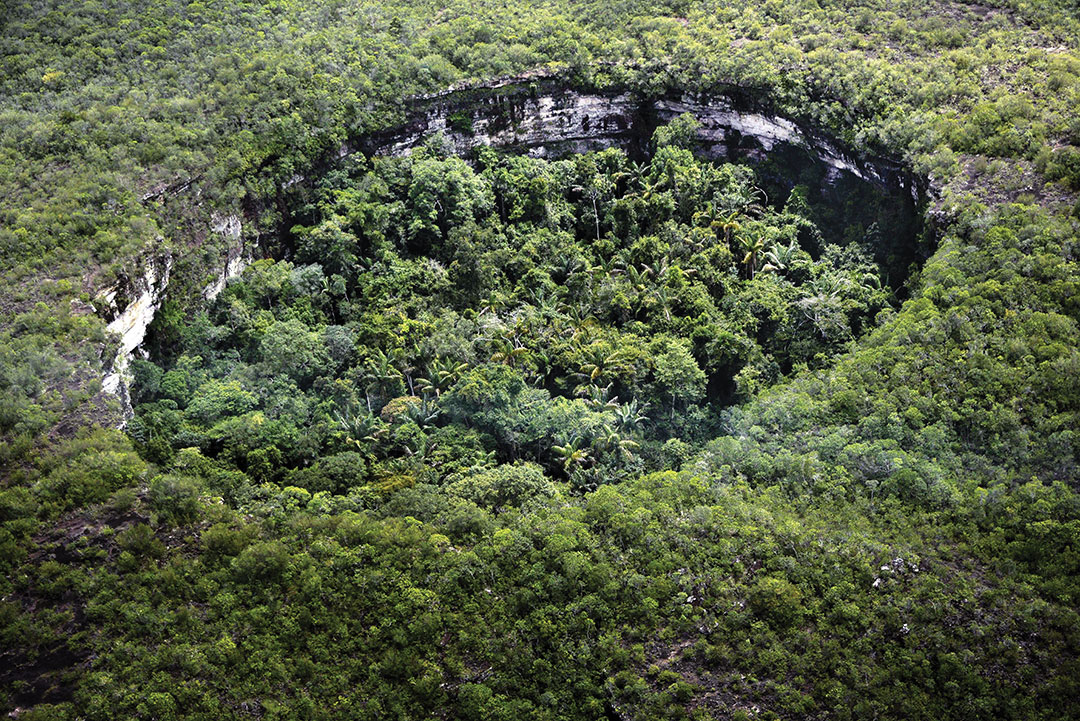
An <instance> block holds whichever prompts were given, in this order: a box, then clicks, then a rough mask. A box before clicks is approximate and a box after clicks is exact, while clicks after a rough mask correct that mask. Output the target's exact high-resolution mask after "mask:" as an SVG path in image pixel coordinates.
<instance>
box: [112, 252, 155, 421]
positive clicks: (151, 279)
mask: <svg viewBox="0 0 1080 721" xmlns="http://www.w3.org/2000/svg"><path fill="white" fill-rule="evenodd" d="M171 270H172V258H171V257H169V256H166V257H165V258H164V259H163V260H162V261H161V262H160V263H157V262H151V263H148V264H147V266H146V270H145V272H144V273H143V276H142V278H140V279H139V281H138V282H137V283H136V288H137V289H138V290H139V294H138V295H137V296H136V297H135V300H133V301H131V303H129V304H128V305H127V307H126V308H124V310H123V311H121V312H120V314H119V315H117V316H116V318H114V319H113V321H112V322H111V323H109V325H108V326H106V328H105V329H106V330H107V331H108V332H109V333H116V334H117V335H119V336H120V350H118V351H117V353H116V358H115V359H114V360H113V364H112V370H111V371H110V372H109V373H107V374H106V375H105V378H104V379H102V382H101V387H102V390H103V391H104V392H106V393H112V394H119V395H121V396H122V397H123V398H124V401H125V404H126V402H127V384H128V382H129V381H130V377H129V372H128V369H129V367H130V365H131V358H132V355H133V354H134V352H135V349H136V348H138V347H139V346H140V345H142V342H143V340H145V338H146V329H147V328H149V327H150V323H151V322H152V321H153V320H154V313H156V312H157V309H158V308H159V307H161V301H162V299H163V298H164V295H165V288H166V286H168V284H169V272H170V271H171ZM116 294H117V289H115V288H113V289H110V291H108V292H107V293H105V295H104V299H105V300H106V301H107V302H109V303H111V302H113V300H114V299H115V298H116Z"/></svg>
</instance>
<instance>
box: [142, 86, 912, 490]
mask: <svg viewBox="0 0 1080 721" xmlns="http://www.w3.org/2000/svg"><path fill="white" fill-rule="evenodd" d="M927 194H928V191H927V186H926V183H925V182H924V181H922V180H920V179H919V178H917V177H915V176H914V175H912V174H911V173H910V172H908V171H907V170H906V169H905V168H904V167H903V166H902V165H901V164H900V163H897V162H895V161H893V160H890V159H888V158H884V157H873V156H868V155H865V154H863V155H859V154H855V153H852V152H849V151H846V150H845V149H844V148H843V147H842V145H841V144H840V143H838V142H837V141H835V140H834V139H831V138H829V137H828V136H827V135H825V134H822V133H819V132H817V131H814V130H813V129H811V128H808V127H805V126H802V125H800V124H798V123H795V122H792V121H790V120H787V119H785V118H783V117H778V116H776V115H774V114H771V113H769V112H767V110H765V109H763V108H762V107H760V106H759V105H758V104H756V103H755V101H754V100H753V97H752V96H747V95H738V94H733V93H731V92H729V93H727V94H724V95H717V96H711V97H706V96H689V95H669V96H664V97H660V98H653V99H650V100H642V99H640V98H637V97H635V96H633V95H631V94H628V93H624V94H619V93H585V92H576V91H570V90H567V89H565V88H563V87H558V86H556V85H553V84H545V83H542V82H541V83H538V82H536V81H523V82H519V83H516V84H515V83H509V84H507V83H503V84H496V85H493V86H489V87H484V88H479V89H477V88H474V89H469V90H462V91H457V92H452V93H445V94H440V95H437V96H433V97H428V98H421V99H416V100H413V101H409V102H408V103H406V104H405V106H404V108H403V109H402V113H401V122H399V123H397V124H395V125H393V126H392V127H390V128H388V129H385V130H382V131H380V132H377V133H371V134H367V135H364V136H362V137H358V138H355V139H353V140H352V141H350V142H349V143H347V144H345V145H343V146H342V147H341V149H340V151H339V152H338V153H337V154H336V155H335V156H334V157H333V158H329V159H326V160H325V161H324V163H323V164H322V165H321V166H320V167H318V168H316V169H313V170H312V171H311V172H310V173H309V174H308V175H307V176H305V177H300V176H297V177H296V178H294V179H293V180H292V181H290V182H289V183H286V184H284V185H283V186H282V188H281V191H280V197H279V198H278V199H277V207H278V208H280V209H281V210H280V212H281V215H282V217H283V221H282V222H281V224H280V228H279V232H278V233H277V234H276V235H274V236H273V237H272V238H269V239H266V238H264V239H263V241H262V251H263V255H264V256H266V257H267V260H265V261H263V262H260V263H255V264H254V265H253V266H252V267H249V268H248V269H247V270H246V271H244V273H243V274H242V275H241V276H240V277H238V278H236V279H234V280H233V281H231V282H230V283H229V284H228V286H227V287H225V289H224V290H223V291H222V292H221V293H220V295H217V296H216V298H215V299H214V300H213V301H212V302H210V303H209V304H207V307H205V308H201V309H198V311H197V312H194V313H193V314H190V315H188V316H184V315H182V314H179V313H176V312H172V313H165V314H159V315H160V318H158V319H155V321H154V323H153V324H152V325H151V328H150V333H149V336H148V339H147V343H146V346H147V348H148V349H149V350H150V360H148V361H141V362H137V363H136V366H135V369H134V370H135V384H134V386H133V396H132V399H133V402H134V404H135V408H136V415H135V418H134V420H133V421H132V423H131V425H130V432H131V433H132V435H133V437H134V438H135V439H136V441H138V442H139V443H140V444H142V447H143V448H144V450H146V452H147V453H149V454H150V455H151V457H155V458H157V459H159V460H167V459H168V458H169V457H170V456H171V455H172V454H175V452H176V451H177V449H179V448H184V447H192V446H194V447H198V448H199V449H201V451H202V452H203V453H205V454H208V455H211V456H215V457H222V456H227V457H229V458H231V460H232V461H233V462H234V463H235V464H236V465H237V466H239V467H240V468H241V469H243V470H245V471H246V472H248V473H249V474H252V475H254V476H255V477H256V478H261V479H263V480H275V481H279V482H286V481H287V482H288V483H289V484H290V485H296V486H300V487H306V488H309V489H310V490H328V491H332V492H336V493H337V492H344V490H345V489H347V488H349V487H351V485H355V483H354V481H355V477H356V475H355V474H359V475H363V476H365V477H367V478H368V479H369V481H370V480H371V479H378V483H380V484H382V486H386V487H387V488H390V487H397V486H401V485H409V484H410V483H414V482H417V479H418V478H421V477H422V478H428V477H429V476H431V477H432V478H435V477H438V478H443V479H445V478H447V477H451V476H453V474H454V473H455V472H460V471H461V469H462V468H466V467H471V466H470V464H477V463H479V464H483V463H485V462H488V461H485V460H484V459H485V458H486V459H490V460H491V461H493V460H494V459H497V460H498V461H500V462H508V461H525V462H534V463H537V464H539V465H540V466H542V467H544V468H545V469H546V470H547V471H548V472H550V473H551V474H553V475H555V476H562V477H571V480H574V479H575V478H576V479H577V480H576V482H577V483H578V484H579V485H580V486H582V487H586V488H587V487H591V486H594V485H596V483H598V482H602V480H603V479H601V478H600V476H603V477H604V478H606V479H610V478H612V477H618V476H620V475H625V474H627V473H630V472H632V471H634V470H641V469H643V468H650V467H652V468H663V467H672V466H673V465H677V463H676V462H675V461H673V460H672V459H673V458H676V457H679V456H680V454H681V455H685V453H686V452H688V451H687V450H686V449H680V448H675V447H674V446H677V445H678V444H684V445H686V446H687V448H691V447H693V445H694V444H695V443H696V442H704V441H706V440H708V439H709V438H711V437H715V436H716V435H718V434H719V433H721V432H722V426H723V422H722V416H723V409H724V408H726V407H728V406H730V405H732V404H735V403H740V402H742V401H744V400H746V399H749V398H752V397H753V396H754V395H755V394H756V393H758V392H760V391H761V390H762V389H764V388H766V387H768V386H770V385H771V384H774V383H776V382H777V381H779V380H781V379H783V378H785V377H788V376H791V375H792V374H796V373H799V372H803V371H804V370H806V369H813V368H820V367H823V366H826V365H828V364H829V363H830V362H832V359H833V358H835V357H836V356H837V355H838V354H840V353H842V352H844V350H845V349H846V348H848V347H849V344H850V343H851V342H853V341H856V340H857V339H858V337H860V336H861V335H862V334H864V333H865V332H867V331H868V330H869V329H871V328H873V327H874V326H875V325H876V324H877V323H879V322H880V321H881V319H882V318H884V317H887V316H888V311H889V309H890V308H895V307H897V306H898V304H899V303H900V302H901V301H902V300H903V298H904V297H905V296H906V293H907V286H906V282H907V280H908V279H909V277H910V275H911V273H912V271H913V270H914V269H916V268H917V267H918V265H919V264H920V263H921V261H922V260H923V259H924V258H925V257H927V256H928V255H929V253H930V252H931V250H932V238H931V235H930V232H929V229H928V228H927V226H926V223H925V222H924V213H925V206H926V203H927ZM167 305H168V304H167ZM253 414H257V416H258V422H257V423H256V424H255V425H256V426H257V428H256V427H252V428H247V430H243V431H242V430H241V429H242V428H246V426H245V421H243V419H245V418H247V419H248V421H247V422H246V423H247V425H251V423H252V422H253V421H251V418H252V417H253ZM268 423H269V424H270V425H267V424H268ZM274 424H276V425H274ZM270 427H273V428H276V429H277V430H274V431H273V433H270V435H271V436H273V438H272V439H271V440H267V439H266V438H262V436H264V435H266V434H267V433H269V431H268V430H267V428H270ZM166 428H167V429H168V430H166V431H165V432H162V429H166ZM289 429H291V430H289ZM275 434H276V435H275ZM298 434H299V435H305V434H307V435H309V436H310V437H306V438H304V439H303V440H300V439H298V437H297V435H298ZM254 437H258V438H259V440H258V441H255V440H252V438H254ZM673 444H674V445H673ZM268 447H269V448H270V449H272V450H268ZM450 449H453V450H452V451H451V450H450ZM342 454H346V455H347V454H351V455H350V456H349V457H350V458H351V459H352V461H351V462H352V466H351V467H353V470H352V471H349V473H354V472H355V473H354V475H352V476H349V477H350V478H352V479H353V480H352V481H349V480H343V479H342V478H336V480H335V477H333V475H334V474H333V472H331V471H326V473H323V474H322V475H321V476H319V480H311V479H307V478H306V476H305V474H308V475H310V473H308V472H309V471H310V470H311V469H312V468H316V467H321V466H322V465H324V460H322V459H325V458H327V457H339V456H342ZM358 459H359V460H358ZM357 464H359V465H357ZM459 466H460V468H459ZM433 469H436V470H433ZM327 474H329V475H327ZM316 475H318V474H316ZM346 475H349V474H348V473H347V474H346ZM429 480H431V479H429ZM372 482H373V481H372ZM382 486H380V487H382Z"/></svg>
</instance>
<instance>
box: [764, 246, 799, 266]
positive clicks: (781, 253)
mask: <svg viewBox="0 0 1080 721" xmlns="http://www.w3.org/2000/svg"><path fill="white" fill-rule="evenodd" d="M799 250H801V248H800V247H799V241H798V240H796V239H795V238H792V239H791V240H790V241H788V244H787V245H780V244H779V243H775V244H773V246H772V247H770V248H769V249H768V250H767V251H765V265H763V266H761V271H762V272H763V273H764V272H773V273H783V272H784V271H785V270H787V269H788V268H789V267H791V264H792V262H794V260H795V258H796V255H797V254H798V252H799Z"/></svg>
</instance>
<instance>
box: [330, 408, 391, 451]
mask: <svg viewBox="0 0 1080 721" xmlns="http://www.w3.org/2000/svg"><path fill="white" fill-rule="evenodd" d="M334 420H335V422H336V424H337V427H338V428H340V429H341V430H343V431H344V432H345V438H346V440H347V441H348V443H350V444H352V445H354V446H356V447H357V448H359V449H360V450H365V449H366V448H367V447H368V445H369V444H372V443H376V442H377V441H378V439H379V437H381V436H382V435H383V434H385V433H386V424H385V423H383V422H382V420H381V419H380V418H379V417H378V416H377V415H375V414H374V413H372V412H371V411H370V410H368V411H365V410H363V409H361V408H360V407H359V406H357V407H356V409H353V408H351V407H347V408H345V409H344V410H341V411H338V412H337V413H336V414H334Z"/></svg>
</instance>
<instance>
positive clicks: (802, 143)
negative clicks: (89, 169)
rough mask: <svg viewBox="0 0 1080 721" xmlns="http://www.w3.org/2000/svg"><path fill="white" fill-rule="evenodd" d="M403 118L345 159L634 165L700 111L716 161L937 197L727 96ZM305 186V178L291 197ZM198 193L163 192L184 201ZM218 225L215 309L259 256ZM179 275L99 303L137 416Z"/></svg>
mask: <svg viewBox="0 0 1080 721" xmlns="http://www.w3.org/2000/svg"><path fill="white" fill-rule="evenodd" d="M403 110H404V116H403V117H404V120H403V122H402V123H401V124H399V125H397V126H395V127H392V128H389V129H386V130H383V131H380V132H376V133H372V134H369V135H366V136H364V137H362V138H356V139H354V140H353V141H351V142H349V143H347V144H346V145H344V146H342V148H341V149H340V151H339V153H338V156H339V157H344V156H347V155H349V154H351V153H356V152H363V153H366V154H368V155H404V154H407V153H409V152H411V151H412V150H413V149H415V148H417V147H419V146H420V145H421V144H422V143H423V142H424V141H425V139H426V138H428V137H430V136H431V135H433V134H436V133H442V134H443V135H444V137H445V139H446V141H447V142H448V143H449V144H450V147H451V148H452V149H453V150H454V151H455V152H457V153H459V154H466V153H468V152H469V151H471V150H473V149H475V148H477V147H481V146H493V147H499V148H505V149H508V150H511V151H517V152H524V153H529V154H530V155H535V156H540V157H543V156H553V157H554V156H559V155H564V154H570V153H582V152H587V151H590V150H600V149H603V148H608V147H612V146H618V147H623V148H625V149H626V150H627V152H628V153H630V154H631V155H632V156H643V155H645V153H646V152H647V150H648V142H649V139H650V138H651V137H652V134H653V131H654V130H655V129H656V128H657V127H658V126H660V125H663V124H665V123H668V122H670V121H671V120H673V119H674V118H676V117H678V116H679V115H682V114H683V113H690V114H692V115H693V116H694V117H695V118H696V119H697V120H698V122H699V123H700V124H701V125H700V128H699V130H698V140H699V141H700V149H701V151H702V152H703V153H704V154H705V155H706V156H708V157H712V158H715V159H719V160H729V161H751V162H761V161H765V160H767V159H768V158H770V157H780V156H781V155H782V156H783V158H784V164H785V165H788V164H792V163H794V164H796V165H798V164H806V163H809V164H816V165H817V166H818V169H819V170H823V171H824V172H823V173H819V175H821V176H822V177H824V178H825V179H826V182H829V183H834V184H836V185H837V187H838V188H839V190H838V192H841V193H843V192H845V191H846V189H847V187H850V186H849V184H850V183H851V182H857V183H869V184H872V185H874V186H876V187H877V188H878V189H879V190H880V191H882V192H883V193H884V194H885V195H886V196H889V197H891V198H894V199H895V200H896V201H897V202H898V203H900V204H902V205H903V206H904V207H905V209H906V210H905V213H906V215H907V216H909V217H915V214H916V209H917V208H918V207H919V206H920V205H921V204H922V202H923V201H924V200H925V199H926V198H927V196H928V194H929V190H928V186H927V183H926V182H925V180H922V179H919V178H917V177H916V176H914V175H913V174H911V173H910V172H909V171H908V170H906V169H905V168H904V167H903V166H902V164H900V163H899V162H896V161H893V160H890V159H887V158H881V157H873V156H868V155H860V154H858V153H854V152H851V151H848V150H846V149H844V148H843V147H842V146H841V144H839V143H838V142H836V141H835V140H834V139H832V138H830V137H829V136H827V135H826V134H823V133H821V132H818V131H816V130H814V129H813V128H808V127H806V126H804V125H800V124H799V123H797V122H795V121H793V120H791V119H789V118H785V117H781V116H779V115H776V114H775V113H771V112H769V111H768V109H767V108H765V107H764V106H763V105H762V104H760V103H755V102H754V101H753V100H752V99H748V98H747V97H742V98H739V97H735V96H733V95H725V94H722V93H717V94H714V95H692V94H672V95H668V96H664V97H661V98H655V99H651V100H642V99H640V98H637V97H635V96H634V95H632V94H630V93H626V92H622V93H618V92H613V93H598V92H582V91H577V90H573V89H570V88H568V87H567V84H566V82H565V81H564V80H561V79H559V78H555V77H550V76H532V77H526V78H509V79H504V80H501V81H496V82H492V83H488V84H485V85H483V86H479V87H471V88H459V89H452V90H448V91H446V92H443V93H438V94H435V95H431V96H425V97H419V98H413V99H410V100H408V101H406V103H405V105H404V108H403ZM792 175H793V176H794V173H793V174H792ZM304 181H305V178H304V177H303V176H300V175H297V176H295V177H294V178H292V179H291V180H290V181H289V182H287V183H286V184H285V185H284V186H283V190H284V189H286V188H288V187H289V186H291V185H295V184H297V183H302V182H304ZM190 185H191V183H190V182H189V183H187V184H185V185H183V186H182V187H179V188H166V189H165V190H161V191H159V192H158V193H157V194H161V193H165V192H168V193H172V194H178V193H182V192H185V191H186V190H187V189H188V188H189V187H190ZM147 197H148V198H149V197H153V194H151V195H148V196H147ZM209 226H210V230H211V231H212V232H213V233H216V234H218V235H220V236H221V237H222V238H224V239H225V240H226V241H227V242H226V248H227V250H226V252H225V255H224V257H222V258H221V261H220V263H221V264H220V273H219V275H218V277H217V278H215V279H214V280H213V281H212V282H211V283H210V284H209V285H207V286H206V287H205V288H203V290H202V297H203V298H204V299H205V300H206V301H212V300H213V299H214V298H216V297H217V296H218V294H219V293H221V291H222V290H223V289H224V288H225V285H226V283H227V282H228V280H229V279H230V278H233V277H236V276H238V275H240V273H242V272H243V270H244V268H246V267H247V266H248V265H250V263H251V262H252V259H253V257H254V256H253V254H252V249H251V248H250V247H249V246H247V245H245V242H244V228H243V223H242V220H241V218H240V217H239V216H237V215H217V214H215V215H212V216H211V218H210V222H209ZM171 270H172V258H171V257H168V256H164V257H158V258H155V259H152V260H150V261H148V262H147V263H146V264H145V266H144V272H143V273H142V274H141V275H140V276H136V277H133V278H129V279H125V280H123V281H122V282H121V283H120V284H118V285H117V287H114V288H111V289H109V290H108V291H106V292H105V293H104V294H103V295H102V297H101V298H100V300H101V301H103V302H104V311H103V312H102V315H103V316H105V318H106V319H107V320H108V321H109V325H108V330H109V331H110V332H112V333H116V334H117V335H119V337H120V349H119V351H118V353H117V355H116V357H115V359H114V360H113V361H112V362H111V363H108V362H106V363H105V366H106V373H105V376H104V379H103V389H104V391H105V392H106V393H112V394H117V395H119V396H120V398H121V401H122V405H123V408H124V412H125V414H126V415H127V416H129V415H130V413H131V409H130V403H129V401H128V395H127V384H128V375H127V374H128V367H129V365H130V362H131V358H132V357H133V354H134V353H136V352H137V351H138V349H139V347H140V346H141V345H142V343H143V341H144V339H145V338H146V332H147V329H148V328H149V326H150V323H151V322H152V320H153V318H154V313H155V312H156V311H157V309H158V308H159V307H160V306H161V303H162V302H163V299H164V294H165V291H166V288H167V287H168V283H169V275H170V271H171ZM98 305H99V307H101V303H99V304H98Z"/></svg>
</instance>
